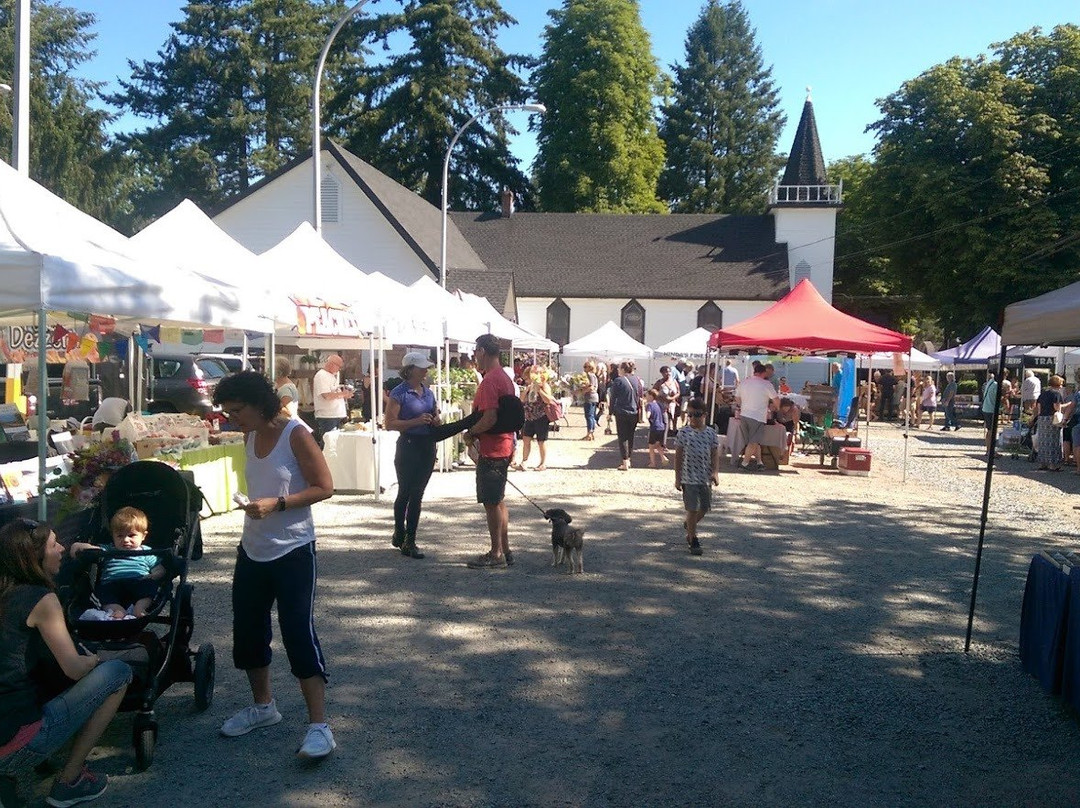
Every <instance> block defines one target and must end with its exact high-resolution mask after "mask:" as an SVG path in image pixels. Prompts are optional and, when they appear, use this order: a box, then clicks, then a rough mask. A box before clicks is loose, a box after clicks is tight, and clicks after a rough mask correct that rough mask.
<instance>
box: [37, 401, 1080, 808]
mask: <svg viewBox="0 0 1080 808" xmlns="http://www.w3.org/2000/svg"><path fill="white" fill-rule="evenodd" d="M580 417H581V416H580V411H578V410H575V411H573V412H572V413H571V418H572V419H576V420H575V421H574V428H572V429H564V430H563V431H562V432H560V433H556V434H554V435H553V437H552V440H551V441H550V442H549V444H548V445H549V460H548V465H549V469H548V470H547V471H545V472H533V471H530V472H524V473H515V474H513V475H512V476H511V480H512V482H514V483H516V484H517V485H519V486H520V487H521V488H522V489H523V490H524V491H525V492H526V493H528V494H529V496H531V497H533V498H534V499H536V500H538V501H539V502H541V503H542V504H543V505H545V506H559V507H564V508H566V510H568V511H569V512H570V513H572V514H573V515H574V517H575V524H580V525H581V526H582V527H584V528H586V531H587V533H586V548H585V570H586V572H585V574H584V575H578V576H571V575H569V574H568V573H566V572H565V568H564V569H563V570H553V569H551V568H550V567H549V566H548V564H549V561H550V544H549V540H548V534H547V530H546V526H545V523H544V522H543V520H542V519H541V518H540V515H539V514H538V513H537V512H536V510H535V509H533V507H532V506H531V505H529V504H528V503H527V502H525V501H524V499H523V498H522V497H521V496H520V495H518V494H517V493H515V492H513V491H512V490H510V491H509V497H508V500H509V503H510V510H511V520H512V525H511V544H512V546H513V547H514V548H515V555H516V558H517V563H516V564H515V566H514V567H513V568H511V569H509V570H492V571H479V570H469V569H466V568H465V566H464V564H463V561H464V559H465V558H466V557H467V556H468V555H470V554H475V553H476V552H479V551H481V550H483V549H485V545H486V539H485V538H484V535H485V534H484V527H483V521H482V514H481V510H480V508H479V506H478V505H476V504H475V501H474V498H473V496H472V493H473V476H472V474H471V473H470V472H467V471H466V472H455V473H451V474H443V475H438V474H437V475H435V477H434V478H433V480H432V483H431V486H430V487H429V489H428V494H427V497H426V500H425V504H426V506H427V510H426V511H425V514H424V517H423V520H422V522H421V532H422V533H421V542H420V543H421V546H422V548H423V549H424V550H425V551H426V552H427V558H426V559H424V560H423V561H413V560H410V559H406V558H403V557H402V556H400V555H399V554H397V553H396V552H394V551H392V549H391V548H390V546H389V535H390V532H391V525H392V517H391V501H390V498H388V497H386V498H384V499H383V500H382V501H381V502H375V501H374V500H373V498H372V497H370V496H369V497H348V496H338V497H334V498H333V499H332V500H330V501H328V502H326V503H323V504H321V505H320V506H318V508H317V511H316V519H317V524H318V531H319V548H320V549H319V558H320V568H321V569H320V575H321V582H320V591H319V600H318V604H317V606H318V615H317V626H318V628H319V633H320V638H321V639H322V642H323V648H324V650H325V652H326V656H327V659H328V661H329V664H330V666H331V677H332V678H331V686H330V691H329V698H330V715H331V722H332V725H333V728H334V731H335V734H336V736H337V740H338V743H339V748H338V750H337V752H336V753H335V755H334V756H333V757H332V758H330V759H329V760H327V761H325V762H323V763H322V764H321V765H318V766H314V767H303V766H300V765H298V764H297V762H296V761H295V759H294V757H293V752H294V751H295V748H296V746H297V745H298V744H299V741H300V739H301V735H302V732H303V728H304V713H303V707H302V701H301V699H300V695H299V692H298V688H297V687H296V686H295V684H294V683H293V682H292V681H291V679H290V677H289V673H288V665H287V662H286V660H285V658H284V655H283V654H279V655H278V656H277V657H275V661H274V665H273V671H274V676H275V677H276V682H277V685H278V687H277V697H278V702H279V707H280V708H281V711H282V712H283V713H284V714H285V720H284V721H283V722H282V723H281V724H279V725H277V726H276V727H273V728H269V729H265V730H259V731H256V732H254V733H252V734H251V735H248V736H246V737H242V738H235V739H225V738H221V737H219V736H218V734H217V729H218V726H219V725H220V723H221V721H222V720H223V719H224V718H225V717H226V716H228V715H229V714H231V713H232V712H233V711H234V710H235V709H238V708H240V707H242V706H244V705H245V704H247V703H248V701H249V694H248V692H247V687H246V683H245V681H244V679H243V677H242V675H241V674H240V673H239V672H237V671H235V670H234V669H232V667H231V664H230V661H229V645H230V640H229V638H230V608H229V579H230V574H231V566H232V560H233V554H234V549H233V548H234V547H235V545H236V542H237V539H238V536H239V530H240V526H241V525H240V520H239V519H238V518H237V517H236V516H235V515H233V514H230V515H225V516H220V517H215V518H213V519H211V520H209V521H208V522H206V523H205V525H204V529H205V532H206V538H207V555H206V558H205V559H204V560H203V561H202V562H199V563H198V564H197V565H195V566H194V572H193V576H194V580H195V581H196V584H197V587H196V597H195V601H196V609H197V613H196V631H195V642H196V644H197V643H199V642H206V641H212V642H213V643H214V644H215V645H216V646H217V648H218V652H219V656H218V662H219V668H218V688H217V698H216V700H215V702H214V704H213V706H212V707H211V708H210V710H209V711H207V712H206V713H202V714H196V713H194V712H193V711H192V702H191V689H190V686H189V685H176V686H174V687H173V688H172V689H170V690H169V691H168V692H167V693H166V694H165V695H164V696H163V697H162V698H161V699H160V701H159V702H158V707H159V709H158V713H159V718H160V722H161V734H160V738H159V743H158V750H157V760H156V762H155V764H154V765H153V767H152V768H151V769H149V770H148V771H146V772H135V771H134V770H133V768H132V763H133V757H132V752H131V748H130V746H129V745H128V739H129V733H130V717H129V716H122V717H121V718H120V719H119V720H117V721H116V722H114V724H113V727H112V728H111V729H110V731H109V733H108V735H107V737H106V742H105V744H104V745H103V746H102V747H101V748H99V750H98V751H97V752H96V753H95V758H96V759H95V761H94V764H95V767H97V768H100V769H101V770H102V771H105V772H107V773H109V774H110V775H111V776H112V783H111V785H110V794H109V796H108V797H107V798H106V799H105V800H104V803H105V804H111V805H130V806H147V805H163V804H166V803H168V804H175V805H192V804H197V803H200V802H201V803H203V804H205V805H211V806H217V805H255V804H260V805H268V806H309V805H319V806H367V805H379V806H382V805H386V806H660V805H663V806H671V805H687V806H706V805H708V806H728V805H730V806H773V805H776V806H817V805H821V806H836V805H845V806H847V805H851V806H855V805H857V806H927V805H942V806H973V805H985V806H1011V805H1039V806H1058V805H1060V806H1068V805H1077V804H1080V765H1078V764H1080V734H1078V732H1077V725H1076V718H1075V715H1074V714H1073V713H1072V712H1071V711H1070V710H1068V709H1067V708H1065V707H1064V706H1063V705H1062V704H1061V703H1060V702H1059V701H1057V700H1055V699H1053V698H1051V697H1048V696H1046V695H1045V694H1044V693H1043V692H1042V691H1041V690H1040V688H1039V686H1038V684H1037V683H1036V682H1035V681H1034V680H1033V679H1031V678H1030V677H1028V676H1027V675H1025V674H1024V673H1023V671H1022V670H1021V669H1020V666H1019V663H1018V659H1017V651H1016V645H1017V636H1018V624H1019V614H1020V600H1021V595H1022V592H1023V586H1024V578H1025V574H1026V570H1027V564H1028V561H1029V559H1030V557H1031V555H1032V553H1034V552H1037V551H1038V550H1039V549H1040V548H1043V547H1056V548H1069V549H1072V548H1073V547H1074V546H1075V543H1074V536H1075V535H1076V530H1077V521H1078V518H1077V515H1078V514H1080V512H1078V511H1076V510H1074V508H1073V503H1074V502H1076V501H1077V500H1076V498H1075V494H1076V493H1077V492H1078V491H1080V478H1078V477H1076V476H1074V475H1072V474H1067V473H1062V474H1037V473H1035V472H1034V470H1033V467H1032V466H1030V465H1029V464H1028V463H1026V462H1025V461H1023V460H1012V459H1008V458H1005V459H1002V460H1001V462H1000V471H1001V473H1000V474H997V475H995V482H994V496H993V500H992V503H991V509H990V524H989V528H988V531H987V537H986V539H987V542H986V555H985V558H984V564H983V574H982V581H981V584H980V598H979V606H978V617H977V620H976V624H975V634H974V639H975V642H974V645H973V650H972V653H971V654H969V655H965V654H964V653H963V639H964V629H965V626H966V619H967V605H968V598H969V597H970V584H971V574H972V568H973V560H974V549H975V546H976V540H977V536H978V516H979V507H980V501H981V494H982V487H983V474H982V469H983V466H982V464H981V462H980V460H979V454H980V451H981V450H980V447H981V429H979V428H977V427H974V426H972V427H968V428H965V429H963V430H961V431H960V432H955V433H952V432H950V433H942V432H936V431H935V432H932V433H931V432H926V431H923V432H912V433H911V436H910V438H909V439H908V440H907V450H908V472H907V480H906V482H904V481H903V471H902V465H903V454H904V442H905V441H904V438H903V433H902V430H900V429H898V428H896V427H893V426H891V425H877V424H875V425H873V427H872V428H871V431H870V438H869V447H870V449H871V450H872V451H873V475H872V476H871V477H869V478H858V477H841V476H839V475H838V474H837V473H836V472H834V471H832V470H831V469H829V468H827V467H826V468H821V467H820V466H819V465H818V461H817V458H816V457H813V458H796V459H795V462H794V463H793V465H792V467H790V468H786V469H784V470H783V471H782V472H780V473H756V474H755V473H745V472H737V471H734V470H731V469H730V468H729V467H727V466H725V470H724V473H723V474H722V476H721V484H720V487H719V489H718V491H717V495H716V505H715V510H714V512H713V513H711V514H710V515H709V517H708V518H707V520H706V522H705V523H704V524H703V526H702V530H701V535H702V544H703V546H704V548H705V553H704V555H703V556H701V557H700V558H694V557H691V556H689V555H688V554H687V552H686V546H685V542H684V541H683V538H682V534H681V529H680V522H681V518H682V517H681V501H680V499H679V498H678V494H677V493H676V492H675V490H674V488H673V485H672V483H673V474H672V472H670V471H653V470H650V469H647V468H644V469H643V468H634V469H632V470H631V471H630V472H628V473H620V472H618V471H616V470H615V469H614V467H615V466H616V464H617V462H618V460H617V457H616V452H615V450H614V447H613V445H612V444H611V440H612V439H605V441H606V442H604V443H596V444H590V443H583V442H579V441H577V440H576V438H577V437H579V436H580V435H581V434H582V429H581V428H580ZM864 429H865V427H864ZM641 436H643V433H640V432H639V439H640V437H641ZM638 462H639V464H641V465H643V464H644V462H645V457H644V454H641V455H640V457H639V460H638ZM27 785H28V787H30V788H34V787H35V783H29V784H27ZM45 787H46V784H44V783H39V784H36V794H37V795H38V797H40V795H42V794H43V793H44V791H45Z"/></svg>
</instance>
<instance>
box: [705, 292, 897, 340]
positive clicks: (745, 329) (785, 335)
mask: <svg viewBox="0 0 1080 808" xmlns="http://www.w3.org/2000/svg"><path fill="white" fill-rule="evenodd" d="M720 346H723V347H724V348H735V347H745V348H763V349H765V350H766V351H775V352H777V353H790V354H812V353H827V352H832V351H848V352H851V353H875V352H877V351H888V352H892V353H906V352H907V351H909V350H910V349H911V337H909V336H907V335H905V334H900V333H898V332H896V331H890V330H889V329H887V328H882V327H881V326H878V325H874V324H872V323H867V322H864V321H863V320H860V319H858V318H857V317H852V316H851V315H850V314H844V313H843V312H842V311H837V310H836V309H834V308H833V307H832V306H830V305H829V304H828V303H826V302H825V298H823V297H822V296H821V295H820V294H819V293H818V290H817V289H815V288H814V285H813V284H812V283H810V281H809V280H806V279H804V280H802V281H799V284H798V285H797V286H796V287H795V288H794V289H792V290H791V291H790V292H789V293H788V294H787V296H786V297H784V298H783V299H781V300H778V301H777V302H776V303H774V304H773V305H772V306H770V307H769V308H768V309H766V310H765V311H763V312H762V313H761V314H758V315H757V316H755V317H751V318H750V319H749V320H743V321H742V322H741V323H738V324H736V325H735V326H733V327H731V328H727V329H720V330H719V331H714V332H713V334H712V336H711V337H709V347H710V348H717V347H720Z"/></svg>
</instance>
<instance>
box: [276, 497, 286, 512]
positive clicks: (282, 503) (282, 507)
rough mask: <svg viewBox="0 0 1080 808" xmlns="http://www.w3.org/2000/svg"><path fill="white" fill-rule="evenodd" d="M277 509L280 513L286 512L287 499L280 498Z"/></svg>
mask: <svg viewBox="0 0 1080 808" xmlns="http://www.w3.org/2000/svg"><path fill="white" fill-rule="evenodd" d="M277 509H278V510H279V511H283V510H285V497H278V498H277Z"/></svg>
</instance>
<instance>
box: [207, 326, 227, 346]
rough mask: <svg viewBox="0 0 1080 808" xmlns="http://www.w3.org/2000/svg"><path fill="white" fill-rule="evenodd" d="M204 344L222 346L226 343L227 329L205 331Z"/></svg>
mask: <svg viewBox="0 0 1080 808" xmlns="http://www.w3.org/2000/svg"><path fill="white" fill-rule="evenodd" d="M203 342H209V343H212V344H214V345H221V344H223V343H224V342H225V329H224V328H212V329H206V330H204V331H203Z"/></svg>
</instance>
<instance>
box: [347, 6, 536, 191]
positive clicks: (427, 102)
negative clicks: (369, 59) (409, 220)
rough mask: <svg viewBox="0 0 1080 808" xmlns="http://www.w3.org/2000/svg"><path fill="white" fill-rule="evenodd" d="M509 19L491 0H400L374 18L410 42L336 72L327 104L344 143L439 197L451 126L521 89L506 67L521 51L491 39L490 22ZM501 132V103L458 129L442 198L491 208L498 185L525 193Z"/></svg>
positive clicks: (512, 98)
mask: <svg viewBox="0 0 1080 808" xmlns="http://www.w3.org/2000/svg"><path fill="white" fill-rule="evenodd" d="M514 22H515V20H514V19H513V18H512V17H511V16H510V15H508V14H507V13H506V12H504V11H503V10H502V8H501V6H500V4H499V2H498V0H405V2H404V3H403V5H402V8H401V10H400V11H399V12H395V13H387V14H384V15H382V16H380V17H379V18H377V19H376V20H375V21H374V23H373V28H374V29H375V30H376V31H377V32H378V33H379V35H380V36H381V37H382V38H383V39H384V41H385V40H386V39H387V38H389V37H391V36H399V35H401V34H405V35H406V36H407V38H408V43H409V47H408V49H406V50H404V52H401V53H395V54H392V55H391V56H389V57H388V58H387V59H386V60H385V61H384V62H382V63H380V64H377V65H371V66H368V67H364V68H361V69H359V70H356V71H353V73H352V75H351V76H349V77H346V78H345V79H343V84H342V92H341V93H339V95H338V99H337V103H336V104H335V105H334V106H332V107H331V108H330V114H331V115H332V116H333V117H334V118H335V124H334V125H335V127H336V129H337V130H338V131H339V132H340V133H341V135H342V136H343V137H344V138H345V140H346V143H347V144H348V147H349V148H350V150H352V151H354V152H355V153H356V154H358V155H360V156H361V157H363V158H364V160H366V161H367V162H369V163H371V164H372V165H374V166H375V167H376V168H378V169H380V170H381V171H383V172H385V173H386V174H388V175H389V176H391V177H393V178H394V179H395V180H397V181H398V182H400V183H401V184H402V185H404V186H406V187H407V188H411V189H412V190H414V191H416V192H417V193H419V194H420V195H421V196H422V197H424V199H426V200H428V201H429V202H431V203H432V204H434V205H438V204H440V200H441V197H442V167H443V160H444V159H445V157H446V150H447V148H448V146H449V144H450V140H451V138H453V136H454V133H455V132H456V131H457V130H458V128H459V127H460V126H462V125H463V124H464V123H465V122H466V121H467V120H468V119H469V118H470V117H471V116H472V115H474V114H476V113H477V112H480V111H481V110H484V109H488V108H490V107H493V106H498V105H500V104H519V103H523V102H525V101H526V100H527V99H528V91H527V88H526V87H525V84H524V82H523V81H522V80H521V79H520V78H519V77H518V75H517V74H516V73H515V68H518V67H521V66H524V65H525V64H526V60H525V59H524V58H523V57H520V56H514V55H508V54H506V53H504V52H503V51H502V50H501V49H500V48H499V47H498V45H497V44H496V35H497V33H498V31H499V30H500V29H501V28H503V27H506V26H509V25H512V24H514ZM510 134H514V132H513V130H512V129H511V127H510V126H509V124H508V122H507V119H506V117H505V115H503V114H500V113H492V114H490V115H486V116H483V117H481V118H480V119H478V120H477V121H476V122H475V123H473V124H472V125H471V126H469V128H468V129H466V130H465V132H463V133H462V136H461V138H460V139H459V140H458V142H457V144H456V145H455V146H454V152H453V154H452V155H451V163H450V175H449V198H450V206H451V207H455V208H459V209H462V208H463V209H472V210H477V209H479V210H483V209H491V208H494V207H496V206H497V205H498V198H499V191H500V187H501V186H504V185H505V186H507V187H509V188H511V189H512V190H514V191H515V192H517V193H518V194H519V195H526V196H527V194H528V191H529V181H528V179H527V178H526V177H525V175H524V174H523V173H522V172H521V171H520V170H519V169H518V164H519V161H518V159H517V158H516V157H514V156H513V155H512V154H511V153H510V149H509V143H508V135H510Z"/></svg>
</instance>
